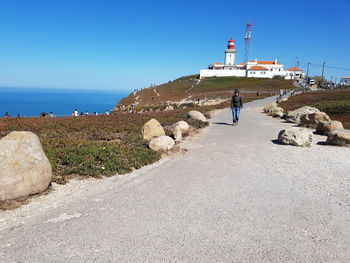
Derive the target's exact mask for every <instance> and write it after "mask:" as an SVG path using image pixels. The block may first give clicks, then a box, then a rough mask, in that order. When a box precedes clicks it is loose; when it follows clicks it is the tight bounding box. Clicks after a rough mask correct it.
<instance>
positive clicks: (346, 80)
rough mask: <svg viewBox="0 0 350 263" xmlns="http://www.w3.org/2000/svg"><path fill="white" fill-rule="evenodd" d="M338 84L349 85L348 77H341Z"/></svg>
mask: <svg viewBox="0 0 350 263" xmlns="http://www.w3.org/2000/svg"><path fill="white" fill-rule="evenodd" d="M340 84H341V85H344V86H350V77H344V78H341V79H340Z"/></svg>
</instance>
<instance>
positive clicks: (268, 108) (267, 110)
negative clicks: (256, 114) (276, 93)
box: [263, 102, 277, 113]
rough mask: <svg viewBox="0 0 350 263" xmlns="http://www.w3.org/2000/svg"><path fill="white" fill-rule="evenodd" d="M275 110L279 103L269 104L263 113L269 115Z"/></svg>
mask: <svg viewBox="0 0 350 263" xmlns="http://www.w3.org/2000/svg"><path fill="white" fill-rule="evenodd" d="M273 108H277V103H276V102H271V103H269V104H267V105H266V106H265V107H264V108H263V111H264V112H265V113H269V112H271V111H272V109H273Z"/></svg>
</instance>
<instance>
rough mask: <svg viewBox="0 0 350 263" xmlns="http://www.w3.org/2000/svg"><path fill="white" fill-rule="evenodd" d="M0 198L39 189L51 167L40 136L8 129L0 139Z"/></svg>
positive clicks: (48, 177) (48, 178)
mask: <svg viewBox="0 0 350 263" xmlns="http://www.w3.org/2000/svg"><path fill="white" fill-rule="evenodd" d="M0 167H1V169H0V200H11V199H16V198H19V197H24V196H28V195H33V194H37V193H40V192H43V191H45V190H46V189H47V187H48V186H49V184H50V182H51V179H52V169H51V165H50V162H49V160H48V159H47V157H46V155H45V153H44V151H43V149H42V146H41V143H40V140H39V138H38V136H36V135H35V134H34V133H32V132H24V131H22V132H11V133H10V134H9V135H7V136H6V137H4V138H2V139H1V140H0Z"/></svg>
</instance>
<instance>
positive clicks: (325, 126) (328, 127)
mask: <svg viewBox="0 0 350 263" xmlns="http://www.w3.org/2000/svg"><path fill="white" fill-rule="evenodd" d="M342 129H344V127H343V124H342V123H341V122H340V121H329V122H320V123H319V124H318V125H317V127H316V133H317V134H323V135H328V133H329V132H331V131H335V130H342Z"/></svg>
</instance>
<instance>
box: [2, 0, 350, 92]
mask: <svg viewBox="0 0 350 263" xmlns="http://www.w3.org/2000/svg"><path fill="white" fill-rule="evenodd" d="M248 21H252V22H253V32H252V40H251V47H250V59H254V58H258V59H260V60H273V59H275V58H278V59H279V61H280V62H282V63H284V64H285V65H286V67H289V66H294V64H295V60H296V57H298V58H299V60H300V61H301V62H304V63H306V62H312V63H315V64H322V63H323V62H324V61H325V62H326V66H336V67H342V68H350V52H349V47H350V0H333V1H324V0H323V1H320V0H318V1H315V0H309V1H306V0H304V1H302V0H294V1H284V0H266V1H261V0H259V1H255V0H250V1H235V0H230V1H226V0H216V1H215V0H211V1H206V0H201V1H191V0H188V1H182V0H180V1H174V0H173V1H167V0H163V1H137V0H134V1H116V0H114V1H113V0H0V24H1V27H0V36H1V41H0V86H2V87H45V88H74V89H103V90H106V89H110V90H128V91H129V90H132V89H134V88H143V87H145V86H147V85H150V84H153V83H154V84H160V83H163V82H166V81H168V80H171V79H175V78H177V77H180V76H183V75H189V74H194V73H198V72H199V69H200V68H204V67H206V66H207V65H208V64H210V63H212V62H216V61H219V62H223V58H224V49H225V48H226V44H227V40H228V39H229V37H231V36H232V37H233V39H235V41H236V49H237V61H238V62H240V61H242V60H243V58H244V39H243V37H244V30H245V24H246V23H247V22H248ZM300 67H301V68H303V69H306V66H305V64H301V66H300ZM310 73H311V74H313V75H320V74H321V68H320V67H318V66H312V67H311V68H310ZM325 74H326V77H328V78H330V76H334V77H338V79H339V77H342V76H350V70H336V69H330V68H326V71H325Z"/></svg>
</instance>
